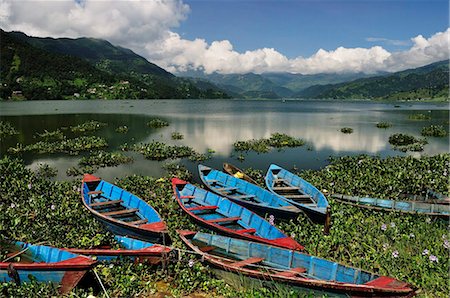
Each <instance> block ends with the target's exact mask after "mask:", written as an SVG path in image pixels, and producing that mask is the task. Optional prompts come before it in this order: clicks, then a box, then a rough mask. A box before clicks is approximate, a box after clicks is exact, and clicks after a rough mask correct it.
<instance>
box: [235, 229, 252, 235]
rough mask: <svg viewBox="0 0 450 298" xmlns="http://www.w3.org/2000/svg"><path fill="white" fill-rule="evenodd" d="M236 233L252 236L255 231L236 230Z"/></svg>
mask: <svg viewBox="0 0 450 298" xmlns="http://www.w3.org/2000/svg"><path fill="white" fill-rule="evenodd" d="M236 233H239V234H244V233H248V234H253V233H256V229H253V228H250V229H242V230H236Z"/></svg>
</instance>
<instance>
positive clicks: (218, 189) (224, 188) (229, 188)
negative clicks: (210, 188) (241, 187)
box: [216, 187, 237, 192]
mask: <svg viewBox="0 0 450 298" xmlns="http://www.w3.org/2000/svg"><path fill="white" fill-rule="evenodd" d="M216 190H217V191H220V192H224V191H233V190H237V188H236V187H221V188H217V189H216Z"/></svg>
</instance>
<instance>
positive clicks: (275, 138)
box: [233, 132, 305, 153]
mask: <svg viewBox="0 0 450 298" xmlns="http://www.w3.org/2000/svg"><path fill="white" fill-rule="evenodd" d="M303 145H305V141H304V140H302V139H297V138H294V137H291V136H289V135H287V134H284V133H278V132H276V133H273V134H271V135H270V138H269V139H264V138H262V139H252V140H248V141H237V142H235V143H234V144H233V146H234V150H235V151H238V152H239V151H255V152H257V153H267V152H269V151H270V149H271V147H272V148H278V149H281V148H286V147H301V146H303Z"/></svg>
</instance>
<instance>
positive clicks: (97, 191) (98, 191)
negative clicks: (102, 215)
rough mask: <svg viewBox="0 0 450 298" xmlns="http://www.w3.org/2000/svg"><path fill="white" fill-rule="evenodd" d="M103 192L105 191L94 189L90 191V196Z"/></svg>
mask: <svg viewBox="0 0 450 298" xmlns="http://www.w3.org/2000/svg"><path fill="white" fill-rule="evenodd" d="M101 194H103V191H101V190H93V191H90V192H88V195H90V196H93V195H101Z"/></svg>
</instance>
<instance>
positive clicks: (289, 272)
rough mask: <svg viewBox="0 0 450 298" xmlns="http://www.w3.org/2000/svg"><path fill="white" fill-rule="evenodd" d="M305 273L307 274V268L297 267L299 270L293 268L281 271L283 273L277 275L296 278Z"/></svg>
mask: <svg viewBox="0 0 450 298" xmlns="http://www.w3.org/2000/svg"><path fill="white" fill-rule="evenodd" d="M303 273H306V268H302V267H297V268H291V269H289V270H286V271H281V272H279V273H277V275H281V276H284V277H294V276H297V275H299V274H303Z"/></svg>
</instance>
